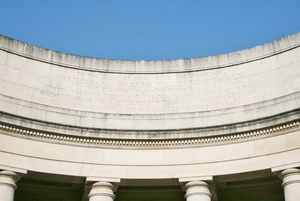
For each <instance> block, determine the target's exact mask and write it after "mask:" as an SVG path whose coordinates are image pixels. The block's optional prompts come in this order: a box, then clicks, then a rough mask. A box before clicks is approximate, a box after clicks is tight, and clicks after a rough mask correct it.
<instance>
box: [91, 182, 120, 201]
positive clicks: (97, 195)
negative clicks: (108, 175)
mask: <svg viewBox="0 0 300 201" xmlns="http://www.w3.org/2000/svg"><path fill="white" fill-rule="evenodd" d="M114 191H115V187H114V185H113V184H111V183H109V182H106V181H100V182H96V183H94V184H93V185H92V188H91V191H90V194H89V195H88V198H89V201H113V200H114V199H115V197H116V196H115V195H114Z"/></svg>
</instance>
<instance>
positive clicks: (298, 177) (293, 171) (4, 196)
mask: <svg viewBox="0 0 300 201" xmlns="http://www.w3.org/2000/svg"><path fill="white" fill-rule="evenodd" d="M279 177H280V178H281V179H282V181H283V182H282V187H283V188H284V197H285V201H298V200H299V198H300V170H299V169H297V168H290V169H286V170H283V171H282V172H281V174H280V176H279ZM20 178H21V175H20V174H18V173H15V172H13V171H6V170H3V171H1V172H0V200H1V201H13V200H14V194H15V190H16V189H17V185H16V183H17V182H18V181H19V179H20ZM116 189H117V187H116V185H115V184H113V183H110V182H106V181H99V182H95V183H94V184H93V185H92V187H91V191H90V193H89V195H88V198H89V201H113V200H114V198H115V195H114V192H115V191H116ZM184 190H185V191H186V194H185V198H186V200H187V201H211V196H212V194H211V192H210V190H209V186H208V184H207V183H206V182H205V181H199V180H196V181H190V182H187V183H186V184H184Z"/></svg>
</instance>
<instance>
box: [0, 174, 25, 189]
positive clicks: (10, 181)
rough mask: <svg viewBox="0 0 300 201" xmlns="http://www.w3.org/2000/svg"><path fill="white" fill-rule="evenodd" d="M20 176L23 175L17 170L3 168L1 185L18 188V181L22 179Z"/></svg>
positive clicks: (0, 179)
mask: <svg viewBox="0 0 300 201" xmlns="http://www.w3.org/2000/svg"><path fill="white" fill-rule="evenodd" d="M20 178H21V175H19V174H17V173H15V172H12V171H7V170H3V171H1V172H0V185H6V186H9V187H12V188H13V189H17V185H16V183H17V181H19V180H20Z"/></svg>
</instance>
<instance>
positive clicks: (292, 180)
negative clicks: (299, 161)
mask: <svg viewBox="0 0 300 201" xmlns="http://www.w3.org/2000/svg"><path fill="white" fill-rule="evenodd" d="M280 177H281V178H282V181H283V182H282V187H283V188H284V198H285V201H299V199H300V170H298V169H296V168H290V169H286V170H284V171H282V172H281V175H280Z"/></svg>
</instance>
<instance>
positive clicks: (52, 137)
mask: <svg viewBox="0 0 300 201" xmlns="http://www.w3.org/2000/svg"><path fill="white" fill-rule="evenodd" d="M282 117H284V115H282ZM293 118H294V117H293ZM283 119H285V120H288V119H289V118H287V117H285V118H283ZM275 122H280V121H278V119H277V120H275V121H274V122H273V123H274V125H272V126H268V127H263V128H259V129H252V130H246V131H244V132H232V133H229V134H222V135H198V137H195V136H194V137H181V138H176V139H133V138H128V139H114V138H103V137H99V136H98V137H96V136H92V135H90V136H83V135H81V136H80V135H66V134H65V133H53V132H47V131H42V130H36V129H32V128H26V127H22V126H16V125H13V124H8V123H4V122H0V130H2V133H3V134H7V135H12V136H16V137H21V138H27V139H31V140H37V141H43V142H50V143H57V144H70V145H75V146H88V147H106V148H109V147H110V148H120V147H122V148H147V149H148V148H176V147H186V146H214V145H218V144H224V143H236V142H242V141H245V140H246V141H248V140H255V139H256V138H262V137H263V138H264V137H272V136H275V135H279V134H282V133H285V132H292V131H295V130H299V127H300V119H293V120H289V121H288V122H284V123H279V124H275ZM214 129H216V128H212V129H211V130H212V131H213V130H214ZM223 129H224V132H225V129H226V128H223ZM111 132H118V131H111ZM119 132H121V133H122V135H124V136H127V137H128V134H126V131H119ZM170 132H174V131H170ZM198 132H201V131H198ZM148 135H149V133H148Z"/></svg>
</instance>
